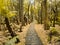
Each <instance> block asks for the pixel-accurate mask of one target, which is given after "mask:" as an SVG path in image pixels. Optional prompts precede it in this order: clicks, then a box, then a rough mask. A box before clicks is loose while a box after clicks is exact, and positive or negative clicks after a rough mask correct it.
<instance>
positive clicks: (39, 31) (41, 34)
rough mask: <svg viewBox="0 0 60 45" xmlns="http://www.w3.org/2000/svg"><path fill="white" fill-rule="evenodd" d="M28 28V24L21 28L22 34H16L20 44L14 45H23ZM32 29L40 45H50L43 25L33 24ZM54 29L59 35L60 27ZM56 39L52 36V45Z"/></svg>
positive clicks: (0, 33)
mask: <svg viewBox="0 0 60 45" xmlns="http://www.w3.org/2000/svg"><path fill="white" fill-rule="evenodd" d="M29 27H30V24H28V25H26V26H23V28H22V31H23V32H16V34H17V35H18V36H19V39H20V43H18V44H16V45H25V42H26V34H27V32H28V29H29ZM34 28H35V30H36V33H37V35H38V37H39V38H40V39H41V41H42V43H43V44H44V45H50V44H49V42H48V33H49V30H44V27H43V24H37V23H35V24H34ZM55 28H56V30H57V31H58V32H59V33H60V26H58V25H56V27H55ZM0 35H2V32H1V31H0ZM3 35H4V34H3ZM2 37H4V36H2ZM0 38H1V36H0ZM2 39H3V38H2ZM56 39H57V38H56V37H54V36H53V38H52V45H54V40H56ZM3 40H4V39H3ZM5 40H7V39H5Z"/></svg>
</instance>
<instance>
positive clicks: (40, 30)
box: [35, 24, 60, 45]
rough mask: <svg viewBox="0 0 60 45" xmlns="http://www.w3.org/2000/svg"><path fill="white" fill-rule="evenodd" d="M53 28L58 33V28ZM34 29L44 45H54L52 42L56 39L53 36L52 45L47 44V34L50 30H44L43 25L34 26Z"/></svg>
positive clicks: (59, 30)
mask: <svg viewBox="0 0 60 45" xmlns="http://www.w3.org/2000/svg"><path fill="white" fill-rule="evenodd" d="M55 28H56V30H57V31H58V32H59V33H60V26H58V25H56V27H55ZM35 29H36V32H37V34H38V36H39V37H40V39H41V40H42V42H43V44H44V45H55V43H54V41H55V40H57V38H58V37H55V36H53V37H52V43H51V44H49V42H48V34H49V32H50V30H44V27H43V24H35Z"/></svg>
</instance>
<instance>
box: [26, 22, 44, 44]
mask: <svg viewBox="0 0 60 45" xmlns="http://www.w3.org/2000/svg"><path fill="white" fill-rule="evenodd" d="M25 45H43V44H42V42H41V40H40V38H39V37H38V35H37V33H36V31H35V29H34V23H32V24H31V25H30V27H29V29H28V31H27V35H26V42H25Z"/></svg>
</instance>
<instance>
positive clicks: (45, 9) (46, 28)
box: [44, 0, 49, 30]
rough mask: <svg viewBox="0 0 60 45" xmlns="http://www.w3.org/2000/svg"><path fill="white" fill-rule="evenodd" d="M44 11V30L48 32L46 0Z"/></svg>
mask: <svg viewBox="0 0 60 45" xmlns="http://www.w3.org/2000/svg"><path fill="white" fill-rule="evenodd" d="M44 11H45V18H44V29H45V30H49V22H48V14H47V0H44Z"/></svg>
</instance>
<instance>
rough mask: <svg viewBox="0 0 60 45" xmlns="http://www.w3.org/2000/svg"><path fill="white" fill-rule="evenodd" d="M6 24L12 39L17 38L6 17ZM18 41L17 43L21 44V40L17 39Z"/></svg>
mask: <svg viewBox="0 0 60 45" xmlns="http://www.w3.org/2000/svg"><path fill="white" fill-rule="evenodd" d="M5 24H6V26H7V28H8V31H9V33H10V34H11V36H12V38H13V37H15V36H17V35H16V33H15V32H13V31H12V28H11V27H10V25H9V20H8V18H7V17H5ZM16 40H17V41H16V42H17V43H18V42H20V40H19V39H18V38H16Z"/></svg>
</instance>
